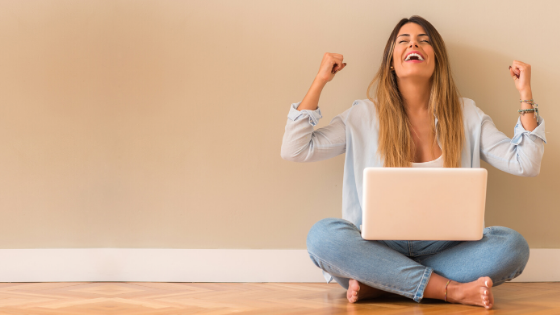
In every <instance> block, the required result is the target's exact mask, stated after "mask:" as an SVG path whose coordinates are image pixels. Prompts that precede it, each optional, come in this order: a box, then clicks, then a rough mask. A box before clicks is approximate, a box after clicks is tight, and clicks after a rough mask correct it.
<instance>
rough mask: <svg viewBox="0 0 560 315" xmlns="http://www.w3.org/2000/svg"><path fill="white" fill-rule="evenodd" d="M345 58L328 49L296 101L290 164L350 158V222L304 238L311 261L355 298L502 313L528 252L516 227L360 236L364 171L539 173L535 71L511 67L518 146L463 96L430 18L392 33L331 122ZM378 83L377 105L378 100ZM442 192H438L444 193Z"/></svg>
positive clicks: (289, 129) (285, 148) (327, 224)
mask: <svg viewBox="0 0 560 315" xmlns="http://www.w3.org/2000/svg"><path fill="white" fill-rule="evenodd" d="M345 67H346V63H343V56H342V55H340V54H335V53H326V54H325V55H324V57H323V61H322V63H321V66H320V69H319V73H318V74H317V76H316V78H315V80H314V81H313V84H312V86H311V88H310V89H309V92H308V93H307V95H306V96H305V98H304V99H303V101H302V102H300V103H294V104H292V106H291V108H290V112H289V114H288V121H287V124H286V130H285V134H284V138H283V142H282V150H281V156H282V158H284V159H286V160H290V161H296V162H313V161H320V160H325V159H328V158H331V157H334V156H337V155H339V154H342V153H346V160H345V166H344V181H343V213H342V216H343V219H335V218H328V219H323V220H321V221H319V222H317V223H316V224H315V225H314V226H313V227H312V228H311V230H310V232H309V235H308V237H307V247H308V251H309V255H310V257H311V259H312V261H313V262H314V263H315V264H316V265H317V266H318V267H319V268H321V269H323V273H324V274H325V276H326V279H327V281H328V282H330V280H331V279H332V278H334V279H335V280H336V281H337V282H338V283H339V284H341V285H342V286H343V287H344V288H345V289H347V298H348V301H349V302H351V303H354V302H356V301H358V300H363V299H367V298H372V297H376V296H380V295H384V294H386V293H393V294H399V295H402V296H406V297H409V298H411V299H413V300H414V301H416V302H420V301H421V300H422V298H424V297H426V298H433V299H441V300H444V301H448V302H450V303H461V304H468V305H477V306H483V307H485V308H486V309H491V308H492V307H493V306H494V298H493V295H492V287H494V286H497V285H500V284H502V283H504V282H505V281H508V280H511V279H514V278H515V277H517V276H519V275H520V274H521V272H522V271H523V269H524V268H525V265H526V264H527V261H528V259H529V246H528V244H527V242H526V240H525V239H524V238H523V236H521V235H520V234H519V233H518V232H516V231H514V230H512V229H510V228H507V227H502V226H491V227H486V228H485V229H484V232H483V238H482V239H481V240H479V241H463V242H461V241H367V240H364V239H362V237H361V235H360V230H359V229H358V228H357V227H359V226H360V224H361V221H362V218H361V202H362V195H361V194H362V172H363V170H364V168H365V167H480V160H481V159H482V160H483V161H485V162H487V163H489V164H490V165H492V166H494V167H496V168H498V169H500V170H502V171H505V172H508V173H510V174H514V175H519V176H537V175H538V174H539V172H540V163H541V160H542V156H543V153H544V143H546V138H545V125H544V119H543V118H542V117H540V116H539V115H538V111H537V110H536V109H533V106H534V108H537V107H536V106H537V104H534V102H533V101H532V93H531V86H530V75H531V68H530V65H528V64H525V63H522V62H520V61H514V62H513V64H512V66H510V69H509V73H510V75H511V77H512V78H513V80H514V83H515V87H516V88H517V90H518V91H519V93H520V99H521V100H520V105H521V109H522V110H525V109H529V110H528V111H527V110H525V111H522V112H520V117H519V118H518V121H517V124H516V126H515V129H514V132H515V135H514V137H513V139H509V138H508V137H506V136H505V134H503V133H502V132H500V131H499V130H497V128H496V126H495V125H494V123H493V122H492V119H491V118H490V117H489V116H488V115H486V114H485V113H484V112H482V110H480V109H479V108H478V107H477V106H476V105H475V103H474V101H473V100H471V99H468V98H461V97H460V96H459V93H458V91H457V88H456V86H455V84H454V82H453V79H452V77H451V70H450V65H449V61H448V58H447V52H446V49H445V45H444V42H443V40H442V38H441V36H440V35H439V33H438V32H437V30H436V29H435V28H434V27H433V26H432V25H431V24H430V23H429V22H428V21H426V20H425V19H423V18H421V17H419V16H412V17H411V18H410V19H406V18H405V19H402V20H401V21H400V22H399V23H398V24H397V25H396V26H395V28H394V30H393V32H392V33H391V36H390V37H389V39H388V41H387V45H386V47H385V51H384V55H383V62H382V64H381V67H380V69H379V71H378V73H377V75H376V76H375V78H374V80H373V81H372V83H371V84H370V86H369V87H368V99H364V100H356V101H354V103H353V104H352V106H351V107H350V108H348V109H347V110H346V111H344V112H343V113H342V114H340V115H338V116H336V117H335V118H334V119H333V120H332V121H331V122H330V124H329V125H328V126H325V127H323V128H319V129H317V130H313V129H314V126H315V125H316V124H317V121H318V119H320V118H321V117H322V116H321V111H320V109H319V108H318V102H319V96H320V93H321V91H322V89H323V87H324V86H325V85H326V83H327V82H329V81H331V80H332V79H333V78H334V76H335V74H336V73H337V72H338V71H340V70H342V69H344V68H345ZM375 82H377V83H378V84H377V89H376V95H375V96H376V97H375V99H373V98H371V97H370V96H369V91H370V89H371V88H372V87H373V86H374V83H375ZM435 195H437V193H435Z"/></svg>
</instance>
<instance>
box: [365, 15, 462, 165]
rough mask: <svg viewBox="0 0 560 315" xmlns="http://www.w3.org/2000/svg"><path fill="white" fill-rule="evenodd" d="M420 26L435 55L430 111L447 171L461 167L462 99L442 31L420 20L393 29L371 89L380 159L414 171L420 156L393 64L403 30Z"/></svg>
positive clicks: (432, 127) (418, 18)
mask: <svg viewBox="0 0 560 315" xmlns="http://www.w3.org/2000/svg"><path fill="white" fill-rule="evenodd" d="M410 22H412V23H416V24H418V25H420V26H422V27H423V28H424V31H425V32H426V34H427V35H428V36H429V38H430V41H431V45H432V47H433V49H434V54H435V69H434V73H433V75H432V77H431V79H430V80H431V91H430V99H429V102H428V109H429V111H430V112H432V113H434V115H435V116H436V117H437V119H438V124H437V129H438V130H437V134H439V135H440V142H441V146H442V154H443V161H444V163H443V165H444V167H461V149H462V147H463V143H464V142H465V134H464V130H463V128H464V127H463V114H462V109H461V101H460V99H461V97H460V95H459V91H458V89H457V87H456V86H455V82H454V81H453V77H452V76H451V67H450V65H449V60H448V57H447V50H446V49H445V44H444V42H443V39H442V38H441V36H440V34H439V33H438V31H437V30H436V29H435V28H434V27H433V25H432V24H430V22H428V21H426V20H425V19H423V18H422V17H420V16H417V15H413V16H412V17H410V19H407V18H404V19H402V20H400V21H399V23H398V24H397V25H396V26H395V28H394V29H393V32H392V33H391V36H390V37H389V39H388V40H387V45H386V46H385V51H384V54H383V61H382V63H381V66H380V67H379V70H378V72H377V74H376V75H375V77H374V79H373V81H372V82H371V83H370V85H369V86H368V89H367V97H368V99H369V100H370V101H372V102H373V103H374V104H375V108H376V112H377V117H378V118H379V145H378V149H377V155H378V157H383V158H384V163H383V166H384V167H411V166H412V161H413V160H414V155H415V152H416V149H415V145H414V141H413V139H412V135H411V134H410V130H411V128H410V120H409V118H408V115H407V113H406V111H405V108H404V104H403V99H402V96H401V94H400V92H399V89H398V86H397V75H396V74H395V72H394V71H391V70H390V69H389V67H390V66H391V60H392V59H393V51H394V48H395V41H396V38H397V35H398V32H399V30H400V29H401V27H402V26H403V25H404V24H406V23H410ZM376 82H378V85H377V89H376V92H375V95H376V100H377V101H374V99H372V98H371V97H370V90H371V89H372V88H373V86H374V85H375V83H376ZM430 121H431V130H432V137H433V142H432V148H434V146H435V147H437V137H436V126H435V123H434V119H431V120H430Z"/></svg>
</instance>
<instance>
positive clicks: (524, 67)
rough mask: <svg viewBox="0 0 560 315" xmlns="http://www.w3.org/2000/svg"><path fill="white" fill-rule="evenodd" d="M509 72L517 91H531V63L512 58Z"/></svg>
mask: <svg viewBox="0 0 560 315" xmlns="http://www.w3.org/2000/svg"><path fill="white" fill-rule="evenodd" d="M509 73H510V75H511V77H512V78H513V81H514V82H515V88H516V89H517V90H518V91H519V93H529V92H531V65H529V64H526V63H523V62H521V61H518V60H514V61H513V63H512V64H511V66H509Z"/></svg>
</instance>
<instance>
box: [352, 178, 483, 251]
mask: <svg viewBox="0 0 560 315" xmlns="http://www.w3.org/2000/svg"><path fill="white" fill-rule="evenodd" d="M363 175H364V176H363V177H364V178H363V180H364V185H363V208H362V225H361V227H360V229H361V231H362V238H364V239H366V240H452V241H474V240H480V239H482V236H483V235H482V233H483V230H484V210H485V205H486V183H487V177H488V171H487V170H486V169H484V168H440V167H438V168H410V167H368V168H365V169H364V172H363Z"/></svg>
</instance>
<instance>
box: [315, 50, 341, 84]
mask: <svg viewBox="0 0 560 315" xmlns="http://www.w3.org/2000/svg"><path fill="white" fill-rule="evenodd" d="M342 58H343V57H342V55H341V54H335V53H325V55H323V61H321V66H320V67H319V73H317V79H319V80H320V81H322V82H324V83H325V84H326V83H327V82H329V81H330V80H332V79H333V78H334V75H335V74H336V73H337V72H338V71H340V70H342V69H344V68H345V67H346V63H343V62H342Z"/></svg>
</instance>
